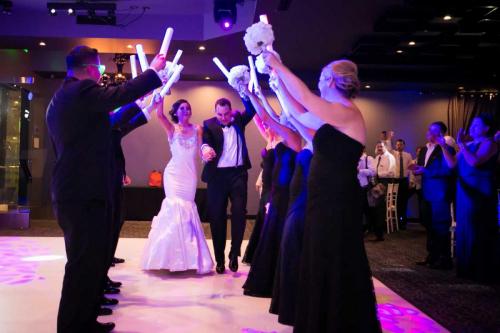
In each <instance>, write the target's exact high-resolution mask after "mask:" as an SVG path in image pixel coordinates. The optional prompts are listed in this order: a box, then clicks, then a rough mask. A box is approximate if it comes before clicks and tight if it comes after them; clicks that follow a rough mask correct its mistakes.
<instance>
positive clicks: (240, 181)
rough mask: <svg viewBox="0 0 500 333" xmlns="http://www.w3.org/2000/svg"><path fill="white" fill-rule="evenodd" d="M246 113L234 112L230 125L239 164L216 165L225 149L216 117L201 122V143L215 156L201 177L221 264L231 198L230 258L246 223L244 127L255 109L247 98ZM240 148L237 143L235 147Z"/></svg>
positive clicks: (237, 251) (238, 246)
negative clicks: (228, 165) (228, 206)
mask: <svg viewBox="0 0 500 333" xmlns="http://www.w3.org/2000/svg"><path fill="white" fill-rule="evenodd" d="M243 104H244V105H245V112H244V113H243V114H240V113H239V112H235V114H234V119H233V122H232V125H231V126H233V127H234V128H235V130H236V133H237V136H238V140H237V141H238V145H239V144H241V155H239V156H238V159H239V160H240V159H241V160H240V161H242V165H241V166H239V167H229V168H218V167H217V165H218V163H219V160H220V158H221V156H222V152H223V148H224V134H223V131H222V126H221V124H220V123H219V122H218V120H217V118H215V117H214V118H211V119H208V120H205V121H204V122H203V143H204V144H208V145H209V146H210V147H212V148H213V149H214V150H215V153H216V154H217V155H216V157H215V158H214V159H213V160H212V161H210V162H208V163H206V164H205V166H204V168H203V173H202V178H201V179H202V180H203V181H204V182H206V183H207V207H208V208H207V214H208V219H209V221H210V229H211V231H212V239H213V244H214V252H215V260H216V261H217V263H218V264H223V263H224V249H225V245H226V227H227V204H228V200H230V201H231V239H232V242H231V251H230V253H229V257H230V258H232V257H236V256H239V255H240V250H241V242H242V241H243V234H244V232H245V225H246V205H247V183H248V171H247V170H248V169H249V168H251V164H250V158H249V157H248V150H247V146H246V140H245V127H246V126H247V125H248V123H249V122H250V121H251V120H252V118H253V116H254V115H255V109H254V108H253V106H252V104H251V103H250V102H249V101H248V100H243ZM238 147H239V146H238Z"/></svg>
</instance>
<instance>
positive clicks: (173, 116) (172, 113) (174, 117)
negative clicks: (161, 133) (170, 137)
mask: <svg viewBox="0 0 500 333" xmlns="http://www.w3.org/2000/svg"><path fill="white" fill-rule="evenodd" d="M183 103H187V104H189V102H188V101H186V100H185V99H179V100H177V101H176V102H175V103H174V104H172V109H171V110H170V111H168V114H169V115H170V118H171V119H172V121H173V122H174V123H175V124H178V123H179V117H177V110H178V109H179V107H180V106H181V105H182V104H183Z"/></svg>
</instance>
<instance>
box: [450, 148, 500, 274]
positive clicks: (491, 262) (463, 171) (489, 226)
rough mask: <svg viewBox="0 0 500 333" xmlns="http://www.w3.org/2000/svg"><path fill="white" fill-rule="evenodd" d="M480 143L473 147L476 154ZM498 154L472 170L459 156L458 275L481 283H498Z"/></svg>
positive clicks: (472, 149) (499, 262)
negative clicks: (496, 180)
mask: <svg viewBox="0 0 500 333" xmlns="http://www.w3.org/2000/svg"><path fill="white" fill-rule="evenodd" d="M478 148H479V144H470V145H469V150H471V151H472V152H475V151H477V149H478ZM496 161H497V155H495V156H493V157H492V158H491V159H490V160H488V161H487V162H486V163H484V164H482V165H480V166H478V167H473V166H471V165H469V164H468V163H467V162H466V161H465V158H464V157H463V155H462V154H460V155H459V157H458V180H457V213H456V216H457V227H456V257H457V275H458V276H460V277H465V278H469V279H473V280H476V281H478V282H484V283H491V282H498V280H499V279H498V274H499V265H500V261H499V258H498V225H497V223H498V222H497V219H498V218H497V190H496V188H495V184H496V183H495V170H496Z"/></svg>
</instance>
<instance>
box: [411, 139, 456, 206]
mask: <svg viewBox="0 0 500 333" xmlns="http://www.w3.org/2000/svg"><path fill="white" fill-rule="evenodd" d="M446 149H448V151H449V152H450V153H452V154H455V150H454V149H453V148H452V147H448V146H447V147H446ZM426 154H427V147H423V148H422V150H420V154H419V155H418V159H417V163H418V165H421V166H425V170H424V173H423V174H422V193H423V196H424V199H425V200H427V201H448V202H451V200H452V199H453V193H454V191H453V188H454V184H455V182H454V173H453V169H451V168H449V167H448V164H447V163H446V160H445V158H444V156H443V150H442V148H441V146H439V145H436V147H435V148H434V150H433V151H432V154H431V156H429V160H428V161H427V165H425V155H426Z"/></svg>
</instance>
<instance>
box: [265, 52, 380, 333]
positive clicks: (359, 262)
mask: <svg viewBox="0 0 500 333" xmlns="http://www.w3.org/2000/svg"><path fill="white" fill-rule="evenodd" d="M264 61H265V62H266V64H267V65H268V66H270V67H272V68H273V69H274V71H275V72H276V74H277V75H278V76H279V77H280V79H281V80H282V81H283V83H284V85H285V86H286V88H287V89H288V91H289V92H290V94H291V95H292V96H293V97H294V98H295V99H296V100H297V102H298V103H300V104H302V105H303V106H304V108H306V109H307V110H308V111H309V112H311V113H313V114H315V115H316V116H318V117H319V118H321V119H322V120H323V121H324V122H325V124H324V125H323V126H321V127H320V128H319V129H318V131H317V132H316V134H315V136H314V140H313V144H314V155H313V157H312V160H311V164H310V170H309V178H308V185H307V191H308V193H307V195H308V198H307V211H306V223H305V229H304V239H303V242H304V243H303V252H302V259H301V267H300V277H299V284H298V288H297V289H298V295H297V305H296V317H295V324H294V332H296V333H310V332H314V333H321V332H342V333H344V332H349V333H351V332H381V327H380V322H379V321H378V318H377V310H376V299H375V293H374V288H373V282H372V279H371V271H370V267H369V264H368V259H367V256H366V252H365V248H364V243H363V231H362V216H361V211H362V210H361V202H360V200H359V198H360V191H361V188H360V186H359V183H358V180H357V177H356V176H357V163H358V160H359V157H360V156H361V152H362V149H363V145H364V142H365V140H366V128H365V124H364V120H363V117H362V115H361V112H360V111H359V110H358V108H357V107H356V106H355V105H354V104H353V103H352V100H351V98H352V97H353V96H354V94H355V93H356V92H357V90H358V89H359V80H358V78H357V67H356V65H355V64H354V63H352V62H350V61H348V60H339V61H335V62H332V63H331V64H329V65H327V66H326V67H325V68H324V69H323V71H322V73H321V77H320V80H319V83H318V88H319V90H320V92H321V98H320V97H318V96H316V95H315V94H313V93H312V92H311V91H309V89H308V88H307V86H306V85H305V84H304V83H303V82H302V81H300V79H298V78H297V77H296V76H295V75H294V74H293V73H292V72H291V71H290V70H289V69H288V68H286V67H285V66H284V65H283V64H282V63H281V62H279V61H278V60H277V58H276V57H275V56H274V55H273V54H272V53H269V52H264Z"/></svg>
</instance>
